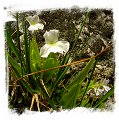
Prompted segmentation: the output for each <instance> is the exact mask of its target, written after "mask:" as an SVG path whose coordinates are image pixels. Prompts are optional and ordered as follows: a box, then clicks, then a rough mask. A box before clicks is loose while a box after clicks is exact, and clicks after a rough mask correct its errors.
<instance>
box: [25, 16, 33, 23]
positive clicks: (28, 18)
mask: <svg viewBox="0 0 119 121" xmlns="http://www.w3.org/2000/svg"><path fill="white" fill-rule="evenodd" d="M26 20H27V21H28V22H29V24H30V25H32V23H33V17H32V16H28V17H26Z"/></svg>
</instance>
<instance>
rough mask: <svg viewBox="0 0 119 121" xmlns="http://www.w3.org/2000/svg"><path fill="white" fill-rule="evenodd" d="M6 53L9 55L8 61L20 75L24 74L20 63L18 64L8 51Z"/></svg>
mask: <svg viewBox="0 0 119 121" xmlns="http://www.w3.org/2000/svg"><path fill="white" fill-rule="evenodd" d="M6 55H7V56H8V62H9V63H10V64H11V65H12V67H13V68H14V69H15V70H16V71H17V72H18V73H19V75H22V69H21V66H20V64H18V63H17V62H16V61H15V60H14V59H13V58H12V57H11V56H10V55H9V53H7V52H6Z"/></svg>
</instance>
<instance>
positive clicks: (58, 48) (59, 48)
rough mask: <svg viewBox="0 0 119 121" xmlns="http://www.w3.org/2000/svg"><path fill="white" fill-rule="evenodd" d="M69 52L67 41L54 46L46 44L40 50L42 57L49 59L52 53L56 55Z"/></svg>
mask: <svg viewBox="0 0 119 121" xmlns="http://www.w3.org/2000/svg"><path fill="white" fill-rule="evenodd" d="M68 50H69V42H66V41H58V42H57V43H56V44H54V45H48V44H45V45H44V46H43V47H41V49H40V55H41V57H47V56H48V55H49V54H50V53H51V52H54V53H57V52H58V53H61V54H63V53H66V52H67V51H68Z"/></svg>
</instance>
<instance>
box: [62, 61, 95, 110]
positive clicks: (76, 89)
mask: <svg viewBox="0 0 119 121" xmlns="http://www.w3.org/2000/svg"><path fill="white" fill-rule="evenodd" d="M94 61H95V59H91V60H90V61H89V62H88V63H87V65H86V66H85V67H84V68H83V70H82V71H81V72H79V73H78V74H77V75H76V77H75V78H74V79H73V80H72V81H73V82H72V83H71V84H70V85H69V86H68V88H67V90H68V92H67V91H65V92H64V94H63V96H62V98H61V101H60V104H61V105H62V106H64V107H65V108H73V107H75V104H76V101H77V99H78V97H79V94H80V91H81V85H82V82H83V81H84V79H85V78H86V77H87V75H88V73H89V71H90V69H91V68H92V65H93V63H94Z"/></svg>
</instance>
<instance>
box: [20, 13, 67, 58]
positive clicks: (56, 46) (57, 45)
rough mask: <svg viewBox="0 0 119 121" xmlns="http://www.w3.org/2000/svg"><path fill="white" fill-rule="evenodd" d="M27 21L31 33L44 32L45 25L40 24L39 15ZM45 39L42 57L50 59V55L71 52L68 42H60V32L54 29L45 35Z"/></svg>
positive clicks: (21, 38)
mask: <svg viewBox="0 0 119 121" xmlns="http://www.w3.org/2000/svg"><path fill="white" fill-rule="evenodd" d="M26 20H27V21H28V23H29V25H30V26H29V28H28V30H29V31H32V32H34V31H35V30H39V29H40V30H43V28H44V24H43V23H41V22H40V19H39V17H38V16H37V15H34V16H28V17H27V18H26ZM21 26H22V25H21V24H19V28H20V31H21V32H23V30H22V27H21ZM43 37H44V38H45V45H44V46H43V47H41V49H40V55H41V57H46V58H47V57H48V55H49V54H50V53H51V52H53V53H57V52H58V53H61V54H65V53H67V52H68V50H69V42H67V41H58V37H59V30H56V29H53V30H50V31H46V32H45V34H44V35H43ZM23 38H24V37H23V35H21V37H20V40H21V41H23Z"/></svg>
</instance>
